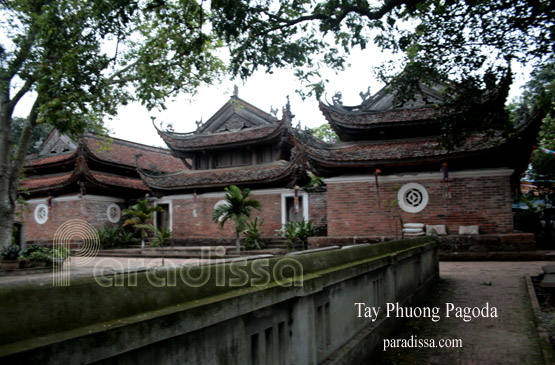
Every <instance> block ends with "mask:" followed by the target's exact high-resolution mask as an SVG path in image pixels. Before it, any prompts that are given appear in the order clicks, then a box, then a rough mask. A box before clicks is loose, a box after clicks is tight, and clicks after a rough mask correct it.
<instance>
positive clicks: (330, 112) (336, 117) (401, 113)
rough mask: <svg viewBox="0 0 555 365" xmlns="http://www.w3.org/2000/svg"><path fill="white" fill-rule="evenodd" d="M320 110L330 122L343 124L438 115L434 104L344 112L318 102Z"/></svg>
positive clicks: (428, 117)
mask: <svg viewBox="0 0 555 365" xmlns="http://www.w3.org/2000/svg"><path fill="white" fill-rule="evenodd" d="M320 110H321V111H322V112H323V113H324V115H325V116H326V117H327V119H328V121H329V122H330V123H337V124H339V125H345V126H358V127H362V126H371V125H374V124H384V123H398V122H417V121H425V120H432V119H433V118H434V117H436V116H438V115H439V111H438V110H437V108H436V107H434V106H428V107H419V108H408V109H394V110H386V111H376V112H348V113H347V112H345V113H342V112H340V111H338V110H335V109H334V108H333V107H331V106H328V105H325V104H324V103H320Z"/></svg>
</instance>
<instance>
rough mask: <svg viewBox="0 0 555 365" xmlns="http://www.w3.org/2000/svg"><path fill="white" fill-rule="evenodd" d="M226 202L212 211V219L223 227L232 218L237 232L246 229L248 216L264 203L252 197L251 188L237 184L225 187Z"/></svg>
mask: <svg viewBox="0 0 555 365" xmlns="http://www.w3.org/2000/svg"><path fill="white" fill-rule="evenodd" d="M225 191H226V195H225V202H226V204H222V205H220V206H218V207H216V208H215V209H214V211H213V212H212V220H213V221H214V222H215V223H218V224H219V225H220V226H221V227H223V226H224V225H225V223H226V222H227V221H228V220H230V219H231V220H232V221H233V223H234V224H235V230H236V232H237V234H239V233H240V232H242V231H244V230H245V227H246V225H247V221H248V218H249V217H250V215H251V212H252V210H253V209H257V210H260V209H262V204H260V202H259V201H258V200H256V199H253V198H250V194H251V191H250V189H247V188H245V189H243V190H242V191H241V189H239V188H238V187H237V186H235V185H231V186H229V187H227V188H225Z"/></svg>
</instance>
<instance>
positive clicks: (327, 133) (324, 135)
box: [312, 123, 339, 143]
mask: <svg viewBox="0 0 555 365" xmlns="http://www.w3.org/2000/svg"><path fill="white" fill-rule="evenodd" d="M312 132H313V135H314V137H317V138H320V139H321V140H322V141H324V142H326V143H335V142H337V141H339V137H338V136H337V134H336V133H335V132H334V131H333V129H332V128H331V127H330V125H329V124H328V123H325V124H322V125H321V126H319V127H315V128H312Z"/></svg>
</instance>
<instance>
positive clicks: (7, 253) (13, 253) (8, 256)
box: [2, 245, 21, 261]
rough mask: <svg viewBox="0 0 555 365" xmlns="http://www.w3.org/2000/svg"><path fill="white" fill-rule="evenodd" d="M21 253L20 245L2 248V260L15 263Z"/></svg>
mask: <svg viewBox="0 0 555 365" xmlns="http://www.w3.org/2000/svg"><path fill="white" fill-rule="evenodd" d="M20 253H21V248H20V247H19V246H18V245H10V246H7V247H4V248H2V260H3V261H14V260H17V258H18V257H19V254H20Z"/></svg>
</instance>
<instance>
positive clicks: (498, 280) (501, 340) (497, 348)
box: [379, 262, 547, 365]
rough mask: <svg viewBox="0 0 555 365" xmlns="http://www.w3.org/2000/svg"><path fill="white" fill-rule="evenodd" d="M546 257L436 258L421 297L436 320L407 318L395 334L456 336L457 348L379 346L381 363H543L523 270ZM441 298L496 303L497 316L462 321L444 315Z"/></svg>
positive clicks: (536, 268) (532, 271) (532, 269)
mask: <svg viewBox="0 0 555 365" xmlns="http://www.w3.org/2000/svg"><path fill="white" fill-rule="evenodd" d="M546 264H547V263H546V262H441V263H440V275H441V281H440V283H439V284H438V285H437V288H436V290H435V292H434V293H433V294H432V295H431V296H430V297H429V298H427V302H426V303H424V304H423V305H419V306H422V307H424V306H431V307H434V306H438V307H440V308H441V312H440V313H441V317H442V318H441V320H439V321H438V322H436V323H434V322H432V321H431V320H430V319H428V318H420V319H412V320H409V321H408V322H407V323H406V325H405V326H404V327H403V330H402V333H400V334H398V335H395V336H394V337H396V338H407V339H408V338H410V337H411V336H415V335H416V336H418V338H419V339H435V340H436V341H439V340H440V339H456V338H458V339H461V340H462V348H434V349H431V348H427V349H426V348H412V349H395V350H388V351H386V352H385V356H384V358H382V359H381V360H380V361H379V362H380V363H383V364H410V365H413V364H476V365H481V364H484V365H489V364H543V363H544V361H543V357H542V355H541V349H540V346H539V342H538V341H539V340H538V336H537V333H536V330H535V324H534V320H533V314H532V309H531V306H530V304H529V298H528V295H527V291H526V286H525V282H524V279H523V276H524V275H537V274H539V273H540V272H541V267H542V266H543V265H546ZM446 303H453V304H454V305H455V306H461V307H480V308H481V307H483V306H484V305H485V304H486V303H489V306H490V308H491V307H496V308H497V311H498V316H499V317H498V318H476V319H474V318H473V319H472V320H471V321H470V322H464V321H463V320H462V319H459V318H453V317H450V318H445V306H446Z"/></svg>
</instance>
